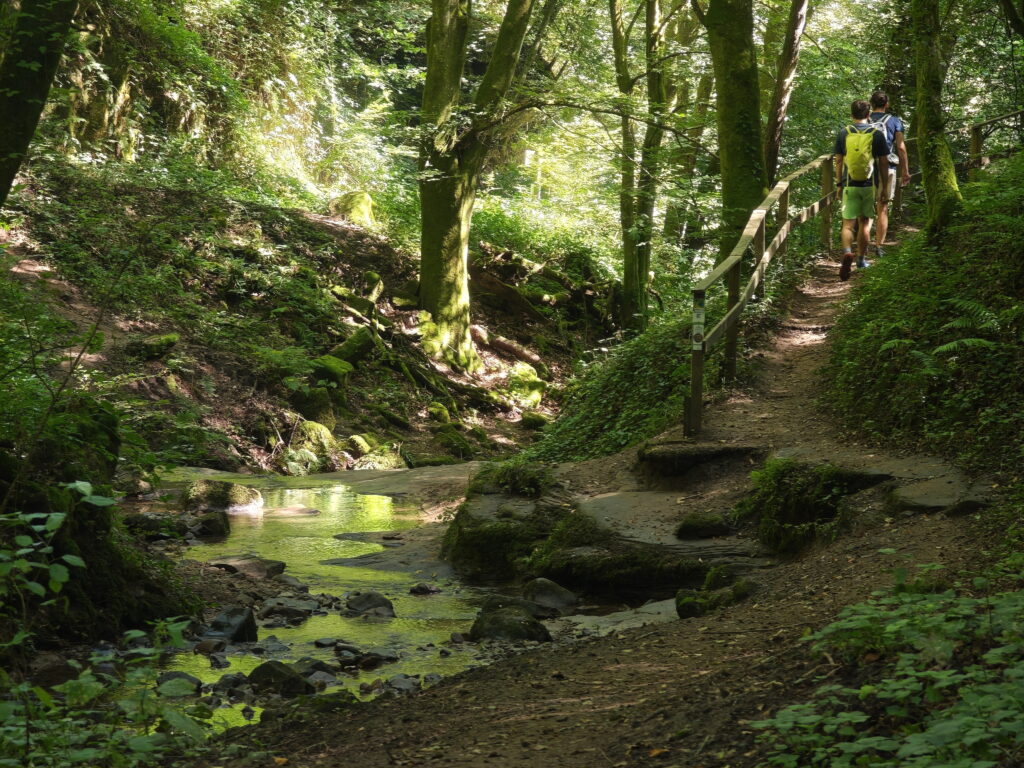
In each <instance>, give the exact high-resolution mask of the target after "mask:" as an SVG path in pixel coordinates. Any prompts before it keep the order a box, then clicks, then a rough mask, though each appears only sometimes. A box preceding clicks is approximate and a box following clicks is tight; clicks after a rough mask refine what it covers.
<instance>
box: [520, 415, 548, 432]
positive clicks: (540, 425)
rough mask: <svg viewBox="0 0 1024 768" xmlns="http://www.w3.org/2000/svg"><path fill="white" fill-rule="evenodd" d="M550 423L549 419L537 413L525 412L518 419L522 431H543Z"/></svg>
mask: <svg viewBox="0 0 1024 768" xmlns="http://www.w3.org/2000/svg"><path fill="white" fill-rule="evenodd" d="M550 423H551V419H549V418H548V417H547V416H545V415H544V414H543V413H539V412H537V411H526V412H525V413H524V414H523V416H522V418H521V419H519V424H520V425H521V426H522V427H523V428H524V429H544V427H546V426H547V425H548V424H550Z"/></svg>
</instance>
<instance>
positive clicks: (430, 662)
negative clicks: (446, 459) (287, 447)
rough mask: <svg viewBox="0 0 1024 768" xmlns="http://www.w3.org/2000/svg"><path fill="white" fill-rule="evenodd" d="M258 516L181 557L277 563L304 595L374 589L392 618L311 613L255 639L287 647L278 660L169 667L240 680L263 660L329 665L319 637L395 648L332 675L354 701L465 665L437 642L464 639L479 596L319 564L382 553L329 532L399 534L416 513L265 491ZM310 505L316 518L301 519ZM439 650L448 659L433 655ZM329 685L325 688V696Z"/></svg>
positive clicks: (355, 498) (238, 520)
mask: <svg viewBox="0 0 1024 768" xmlns="http://www.w3.org/2000/svg"><path fill="white" fill-rule="evenodd" d="M262 493H263V497H264V500H265V504H264V508H263V513H262V514H258V515H251V516H250V515H234V516H232V517H231V534H230V536H229V537H228V538H227V539H226V540H224V541H219V542H213V543H205V544H201V545H199V546H196V547H193V548H192V549H190V550H188V552H187V554H186V556H187V557H189V558H192V559H195V560H210V559H214V558H218V557H224V556H227V555H241V554H254V555H258V556H260V557H266V558H271V559H274V560H283V561H284V562H285V563H286V565H287V568H286V571H285V573H287V574H289V575H291V576H295V577H296V578H298V579H299V580H301V581H302V582H304V583H305V584H308V585H309V588H310V592H313V593H317V592H327V593H330V594H334V595H339V596H343V595H344V594H346V593H347V592H352V591H356V590H367V589H374V590H377V591H379V592H382V593H383V594H384V595H386V596H387V597H388V598H390V600H391V601H392V602H393V603H394V606H395V613H396V614H397V618H394V619H380V618H373V619H367V618H349V617H343V616H339V615H338V614H337V613H332V614H330V615H327V616H312V617H310V618H309V619H308V620H307V621H306V622H304V623H303V624H301V625H299V626H297V627H290V628H273V629H264V628H260V632H259V640H260V641H261V642H263V641H265V640H266V639H267V638H269V637H270V636H274V637H276V638H277V640H279V641H280V642H282V643H284V644H286V645H288V646H290V652H289V653H287V654H274V653H270V654H267V655H264V656H257V655H253V654H230V653H229V654H228V658H229V660H230V662H231V666H230V667H229V668H227V669H211V668H210V663H209V659H208V658H207V657H205V656H202V655H193V654H180V655H178V656H177V657H176V658H175V659H174V661H173V662H172V668H174V669H179V670H182V671H184V672H188V673H190V674H193V675H195V676H196V677H199V678H200V679H201V680H203V682H214V681H216V680H218V679H219V678H220V676H221V675H223V674H225V673H228V672H244V673H246V674H248V673H249V672H251V671H252V670H253V669H254V668H255V667H256V666H258V665H259V664H261V663H262V662H263V661H265V660H266V659H267V658H283V659H285V660H288V659H292V660H294V659H298V658H302V657H304V656H311V657H314V658H323V659H331V658H333V654H332V652H331V651H330V650H329V649H321V648H316V647H315V646H314V645H313V641H314V640H316V639H318V638H328V637H329V638H340V639H342V640H344V641H345V642H347V643H350V644H352V645H356V646H359V647H360V648H364V649H368V648H374V647H381V646H383V647H387V648H393V649H395V650H397V651H398V652H399V654H400V656H401V659H400V661H398V662H397V663H394V664H389V665H385V666H383V667H381V668H379V669H377V670H372V671H368V672H360V673H359V674H358V676H356V677H349V676H344V675H343V676H342V677H341V678H339V680H340V682H341V684H342V685H344V687H346V688H348V689H350V690H352V691H354V692H356V693H357V694H358V688H359V684H360V683H361V682H371V681H373V680H375V679H377V678H383V679H385V680H386V679H388V678H390V677H392V676H393V675H397V674H399V673H404V674H407V675H427V674H432V673H433V674H439V675H451V674H454V673H456V672H459V671H461V670H463V669H465V668H466V667H468V666H470V665H471V664H473V663H474V658H473V655H472V654H473V652H474V649H473V648H472V647H465V646H459V645H447V644H445V645H442V643H445V641H447V640H449V638H450V636H451V634H452V632H465V631H466V630H468V628H469V626H470V624H471V623H472V621H473V618H474V616H475V615H476V608H475V607H474V606H473V605H472V604H471V603H470V602H469V600H470V599H472V598H473V597H474V596H477V597H478V596H479V593H478V592H476V591H475V590H473V589H472V588H467V587H463V586H462V585H460V584H458V583H457V582H454V581H448V582H441V583H440V584H439V586H440V587H441V588H442V590H443V591H442V592H441V593H440V594H435V595H429V596H417V595H410V594H409V587H411V586H412V585H414V584H416V583H417V582H420V581H427V582H433V581H434V579H433V578H432V574H430V573H402V572H395V571H383V570H377V569H373V568H365V567H359V566H343V565H342V566H339V565H321V564H320V561H322V560H326V559H331V558H345V557H356V556H358V555H363V554H367V553H370V552H376V551H379V550H381V549H382V547H381V545H379V544H375V543H367V542H358V541H343V540H339V539H336V538H334V535H335V534H338V533H356V532H373V531H400V530H407V529H409V528H412V527H415V526H416V525H417V523H418V518H417V514H416V512H415V511H411V510H403V509H401V508H399V507H396V506H395V504H394V502H393V501H392V499H391V498H390V497H387V496H366V495H361V494H355V493H352V492H351V491H349V490H348V488H347V487H346V486H333V487H312V488H288V489H281V488H276V489H266V490H263V491H262ZM309 508H312V509H316V510H319V511H320V514H318V515H311V514H308V513H307V512H305V511H304V510H307V509H309ZM442 648H444V649H445V651H446V652H447V651H450V655H447V653H446V654H445V655H442V654H441V650H442ZM330 690H331V688H328V691H330ZM221 714H224V715H225V716H227V718H228V720H229V721H230V724H232V725H238V724H241V723H242V722H244V721H243V720H242V718H241V715H240V713H239V712H238V711H237V710H236V711H232V712H230V713H229V712H228V710H219V711H218V715H221Z"/></svg>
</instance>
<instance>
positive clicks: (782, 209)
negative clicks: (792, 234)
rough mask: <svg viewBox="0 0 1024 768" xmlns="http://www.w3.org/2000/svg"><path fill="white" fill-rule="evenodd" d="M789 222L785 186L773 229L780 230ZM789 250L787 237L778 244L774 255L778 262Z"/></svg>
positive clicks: (786, 189)
mask: <svg viewBox="0 0 1024 768" xmlns="http://www.w3.org/2000/svg"><path fill="white" fill-rule="evenodd" d="M787 221H789V186H788V185H787V186H786V188H785V189H784V190H782V194H781V195H779V212H778V213H777V214H776V215H775V229H776V231H778V230H779V229H780V228H782V227H784V226H786V222H787ZM788 249H789V237H788V236H787V237H785V238H783V240H782V242H781V243H779V249H778V250H777V251H776V253H777V254H778V256H779V261H780V262H782V261H784V260H785V258H786V251H787V250H788Z"/></svg>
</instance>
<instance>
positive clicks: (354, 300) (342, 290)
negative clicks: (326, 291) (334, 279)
mask: <svg viewBox="0 0 1024 768" xmlns="http://www.w3.org/2000/svg"><path fill="white" fill-rule="evenodd" d="M331 293H333V294H334V295H335V296H337V297H338V298H339V299H341V301H343V302H344V303H345V304H348V305H349V306H350V307H352V309H354V310H356V311H357V312H359V313H360V314H362V315H365V316H366V317H370V316H372V315H373V313H374V312H375V310H376V309H377V303H376V302H375V301H373V300H371V299H367V298H365V297H364V296H360V295H359V294H358V293H356V292H355V291H353V290H352V289H351V288H346V287H345V286H344V285H332V286H331Z"/></svg>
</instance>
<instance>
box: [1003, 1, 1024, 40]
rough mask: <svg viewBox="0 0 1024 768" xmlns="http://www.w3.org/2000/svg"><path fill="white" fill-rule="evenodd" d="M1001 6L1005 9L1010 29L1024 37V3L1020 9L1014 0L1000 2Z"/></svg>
mask: <svg viewBox="0 0 1024 768" xmlns="http://www.w3.org/2000/svg"><path fill="white" fill-rule="evenodd" d="M999 4H1000V5H1001V6H1002V8H1003V13H1005V14H1006V20H1007V22H1009V24H1010V29H1012V30H1013V31H1014V32H1016V33H1017V34H1018V35H1020V36H1021V37H1024V3H1021V4H1020V7H1019V8H1018V7H1017V4H1016V3H1014V0H999Z"/></svg>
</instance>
